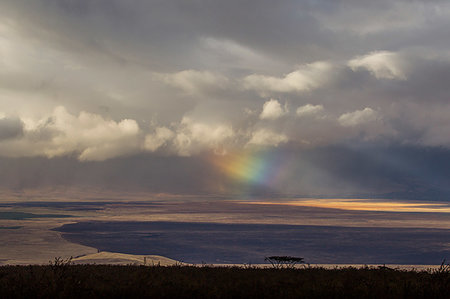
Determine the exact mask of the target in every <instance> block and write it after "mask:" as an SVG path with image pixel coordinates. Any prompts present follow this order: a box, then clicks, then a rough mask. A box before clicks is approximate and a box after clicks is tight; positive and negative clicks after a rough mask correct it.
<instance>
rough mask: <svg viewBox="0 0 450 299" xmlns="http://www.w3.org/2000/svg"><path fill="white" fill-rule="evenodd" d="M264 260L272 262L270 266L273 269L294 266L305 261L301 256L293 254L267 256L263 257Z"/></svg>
mask: <svg viewBox="0 0 450 299" xmlns="http://www.w3.org/2000/svg"><path fill="white" fill-rule="evenodd" d="M264 260H265V261H267V262H269V263H270V264H272V266H273V267H274V268H275V269H281V268H290V269H292V268H294V267H295V265H297V264H303V263H305V261H304V259H303V258H302V257H295V256H277V255H274V256H268V257H266V258H265V259H264Z"/></svg>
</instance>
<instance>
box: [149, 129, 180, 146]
mask: <svg viewBox="0 0 450 299" xmlns="http://www.w3.org/2000/svg"><path fill="white" fill-rule="evenodd" d="M174 136H175V133H174V132H173V131H172V130H170V129H168V128H166V127H158V128H156V129H155V133H154V134H148V135H147V136H145V141H144V148H145V149H146V150H148V151H151V152H154V151H156V150H158V149H159V148H160V147H161V146H163V145H165V144H166V143H167V142H168V141H169V140H171V139H172V138H173V137H174Z"/></svg>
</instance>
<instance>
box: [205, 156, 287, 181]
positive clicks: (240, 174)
mask: <svg viewBox="0 0 450 299" xmlns="http://www.w3.org/2000/svg"><path fill="white" fill-rule="evenodd" d="M212 161H213V164H214V165H215V166H216V167H217V168H218V169H219V171H221V172H223V173H225V174H226V175H227V177H229V178H231V179H232V180H234V181H236V182H239V183H247V184H252V185H264V186H267V187H271V186H273V185H274V184H275V183H276V181H278V179H279V178H280V174H281V171H282V169H283V168H284V167H283V166H284V165H283V164H285V163H284V162H285V161H284V159H283V158H282V155H279V154H277V153H276V152H274V151H257V152H255V151H250V150H246V151H240V152H232V153H227V154H225V155H222V156H219V155H215V156H214V157H213V158H212Z"/></svg>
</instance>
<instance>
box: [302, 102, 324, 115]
mask: <svg viewBox="0 0 450 299" xmlns="http://www.w3.org/2000/svg"><path fill="white" fill-rule="evenodd" d="M322 111H323V105H311V104H306V105H304V106H300V107H298V108H297V111H296V114H297V116H299V117H304V116H309V115H317V114H319V113H320V112H322Z"/></svg>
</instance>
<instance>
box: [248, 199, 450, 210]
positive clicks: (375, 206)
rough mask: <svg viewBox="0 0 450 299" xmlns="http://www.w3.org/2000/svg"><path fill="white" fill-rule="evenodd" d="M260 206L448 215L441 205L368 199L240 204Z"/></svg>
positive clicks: (446, 205)
mask: <svg viewBox="0 0 450 299" xmlns="http://www.w3.org/2000/svg"><path fill="white" fill-rule="evenodd" d="M241 203H246V204H260V205H284V206H304V207H315V208H328V209H340V210H351V211H379V212H427V213H430V212H434V213H450V206H449V205H448V204H443V203H423V202H418V203H407V202H400V201H392V202H391V201H373V200H370V199H336V198H334V199H311V198H308V199H304V200H303V199H301V200H285V201H250V202H241Z"/></svg>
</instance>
